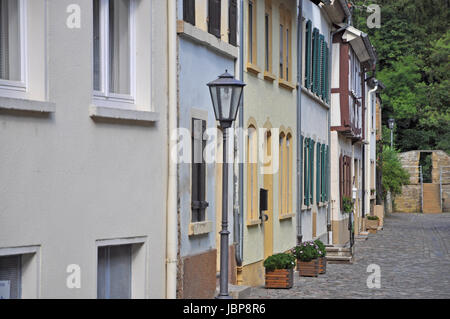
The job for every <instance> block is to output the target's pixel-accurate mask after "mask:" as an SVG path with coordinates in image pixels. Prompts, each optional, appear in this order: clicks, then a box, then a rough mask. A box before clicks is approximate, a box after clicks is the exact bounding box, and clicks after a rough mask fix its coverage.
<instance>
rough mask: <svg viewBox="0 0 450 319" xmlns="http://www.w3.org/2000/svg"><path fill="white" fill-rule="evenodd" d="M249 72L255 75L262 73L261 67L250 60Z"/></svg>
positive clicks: (248, 64)
mask: <svg viewBox="0 0 450 319" xmlns="http://www.w3.org/2000/svg"><path fill="white" fill-rule="evenodd" d="M247 72H248V73H251V74H253V75H258V74H259V73H261V69H260V68H258V67H257V66H256V65H254V64H251V63H250V62H248V63H247Z"/></svg>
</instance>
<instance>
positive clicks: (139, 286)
mask: <svg viewBox="0 0 450 319" xmlns="http://www.w3.org/2000/svg"><path fill="white" fill-rule="evenodd" d="M122 245H131V299H143V298H148V292H147V286H148V284H147V282H148V277H147V267H148V266H147V264H148V253H147V249H148V248H147V246H148V238H147V237H146V236H139V237H128V238H113V239H100V240H96V241H95V246H96V247H95V248H96V250H95V253H96V256H95V260H96V265H97V266H96V267H98V249H99V248H101V247H107V246H122ZM97 275H98V273H97V268H96V275H95V276H96V278H95V285H96V289H97V288H98V287H97ZM96 291H97V290H96Z"/></svg>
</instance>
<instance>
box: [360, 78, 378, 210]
mask: <svg viewBox="0 0 450 319" xmlns="http://www.w3.org/2000/svg"><path fill="white" fill-rule="evenodd" d="M374 82H375V87H374V88H373V89H372V90H369V92H368V93H367V95H368V99H367V100H368V105H367V112H366V127H367V128H369V125H368V123H369V121H370V116H369V110H370V112H372V104H373V98H374V95H375V93H376V91H377V90H378V81H377V80H375V81H374ZM372 124H373V123H372V122H370V128H372ZM371 136H372V133H371V132H370V130H368V129H366V138H367V137H368V142H369V143H368V144H364V148H365V150H364V151H365V152H367V155H366V159H365V170H367V169H368V170H369V172H370V173H369V174H367V181H366V184H365V186H364V188H365V190H364V191H365V193H364V197H366V196H367V200H366V201H365V202H364V210H365V211H366V212H370V184H371V181H372V180H371V178H372V177H371V174H372V172H371V170H372V167H371V165H370V142H371ZM375 143H376V142H375ZM375 145H376V144H375ZM363 177H365V171H364V175H363ZM374 177H375V176H374ZM367 186H368V187H367ZM367 191H368V192H369V194H368V195H367V194H366V193H367ZM363 217H364V212H363Z"/></svg>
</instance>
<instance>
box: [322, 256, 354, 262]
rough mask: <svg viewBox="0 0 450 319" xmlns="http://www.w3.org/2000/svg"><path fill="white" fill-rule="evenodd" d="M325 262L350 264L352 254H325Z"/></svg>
mask: <svg viewBox="0 0 450 319" xmlns="http://www.w3.org/2000/svg"><path fill="white" fill-rule="evenodd" d="M327 262H328V263H330V264H352V263H353V257H352V256H329V255H328V254H327Z"/></svg>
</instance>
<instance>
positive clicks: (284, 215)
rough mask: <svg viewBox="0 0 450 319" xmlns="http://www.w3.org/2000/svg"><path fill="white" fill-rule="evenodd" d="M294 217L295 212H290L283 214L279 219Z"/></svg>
mask: <svg viewBox="0 0 450 319" xmlns="http://www.w3.org/2000/svg"><path fill="white" fill-rule="evenodd" d="M293 217H295V214H294V213H289V214H283V215H281V216H280V217H279V218H278V219H279V220H280V221H281V220H287V219H292V218H293Z"/></svg>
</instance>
